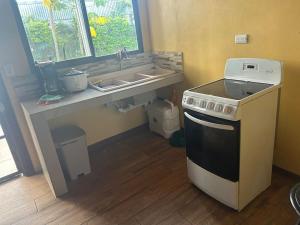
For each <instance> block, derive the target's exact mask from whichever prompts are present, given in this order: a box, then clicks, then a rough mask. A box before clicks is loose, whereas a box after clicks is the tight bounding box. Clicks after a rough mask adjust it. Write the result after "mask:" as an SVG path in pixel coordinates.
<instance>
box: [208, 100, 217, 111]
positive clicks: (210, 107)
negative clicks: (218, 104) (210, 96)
mask: <svg viewBox="0 0 300 225" xmlns="http://www.w3.org/2000/svg"><path fill="white" fill-rule="evenodd" d="M214 108H215V103H214V102H209V103H208V104H207V109H208V110H214Z"/></svg>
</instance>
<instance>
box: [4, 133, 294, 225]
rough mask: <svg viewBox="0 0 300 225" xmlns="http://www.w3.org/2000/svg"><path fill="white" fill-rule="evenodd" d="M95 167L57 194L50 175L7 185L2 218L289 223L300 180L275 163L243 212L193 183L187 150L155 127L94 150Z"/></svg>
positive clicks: (117, 223)
mask: <svg viewBox="0 0 300 225" xmlns="http://www.w3.org/2000/svg"><path fill="white" fill-rule="evenodd" d="M91 161H92V168H93V171H94V172H93V173H92V174H91V175H89V176H86V177H82V178H81V179H80V180H79V181H77V182H74V183H72V184H70V193H69V194H68V195H67V196H65V197H63V198H61V199H54V198H53V197H52V195H51V193H50V190H49V188H48V186H47V184H46V182H45V180H44V178H43V176H41V175H40V176H35V177H31V178H19V179H17V180H13V181H11V182H9V183H5V184H3V185H1V186H0V200H1V201H0V224H24V225H34V224H51V225H52V224H60V225H67V224H70V225H76V224H83V225H92V224H99V225H101V224H105V225H151V224H159V225H191V224H193V225H198V224H199V225H200V224H203V225H204V224H205V225H225V224H226V225H236V224H245V225H261V224H264V225H270V224H278V225H289V224H292V225H294V224H295V221H296V220H297V216H296V215H295V213H294V211H293V209H292V208H291V206H290V203H289V198H288V193H289V190H290V188H291V186H292V185H293V184H295V183H296V182H297V181H298V180H297V178H296V177H294V176H291V175H288V174H286V173H284V172H283V171H280V170H278V169H275V171H274V173H273V183H272V186H271V187H270V188H269V189H268V190H267V191H265V192H264V193H263V194H262V195H260V196H259V197H258V198H257V199H256V200H255V201H253V202H252V203H251V204H250V205H249V206H248V207H247V208H246V209H245V210H243V211H242V212H241V213H237V212H235V211H233V210H231V209H229V208H227V207H225V206H223V205H222V204H220V203H218V202H217V201H215V200H214V199H212V198H210V197H208V196H207V195H205V194H204V193H203V192H201V191H199V190H198V189H196V188H195V187H194V186H193V185H191V184H190V183H189V181H188V178H187V176H186V164H185V152H184V150H183V149H176V148H172V147H170V146H169V144H168V142H167V141H165V140H164V139H162V138H160V137H158V136H155V135H153V134H151V133H149V132H147V131H145V132H139V133H138V134H134V135H131V136H130V137H127V138H126V139H124V140H121V141H118V142H116V143H114V144H111V145H109V146H106V147H104V148H103V149H102V150H100V151H97V152H92V153H91Z"/></svg>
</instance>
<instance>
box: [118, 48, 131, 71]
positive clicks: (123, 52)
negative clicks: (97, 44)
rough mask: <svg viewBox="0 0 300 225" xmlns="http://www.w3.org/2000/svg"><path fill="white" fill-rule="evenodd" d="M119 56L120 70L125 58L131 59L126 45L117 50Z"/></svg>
mask: <svg viewBox="0 0 300 225" xmlns="http://www.w3.org/2000/svg"><path fill="white" fill-rule="evenodd" d="M117 58H118V60H119V62H120V71H121V70H122V69H123V66H122V62H123V60H124V59H129V56H128V52H127V49H126V48H125V47H124V48H122V49H120V50H119V51H118V52H117Z"/></svg>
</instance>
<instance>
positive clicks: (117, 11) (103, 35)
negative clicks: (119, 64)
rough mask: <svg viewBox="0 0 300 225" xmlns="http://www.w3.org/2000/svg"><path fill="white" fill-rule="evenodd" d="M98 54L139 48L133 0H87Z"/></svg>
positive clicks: (86, 3)
mask: <svg viewBox="0 0 300 225" xmlns="http://www.w3.org/2000/svg"><path fill="white" fill-rule="evenodd" d="M85 5H86V9H87V13H88V19H89V25H90V32H91V36H92V40H93V44H94V48H95V53H96V56H106V55H112V54H115V53H116V52H118V50H120V49H122V48H124V47H126V48H127V50H128V51H134V50H138V41H137V33H136V25H135V18H134V12H133V6H132V1H131V0H85Z"/></svg>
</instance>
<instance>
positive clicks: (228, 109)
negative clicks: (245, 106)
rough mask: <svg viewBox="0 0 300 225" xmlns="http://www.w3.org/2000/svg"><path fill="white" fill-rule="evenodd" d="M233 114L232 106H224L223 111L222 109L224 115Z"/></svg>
mask: <svg viewBox="0 0 300 225" xmlns="http://www.w3.org/2000/svg"><path fill="white" fill-rule="evenodd" d="M233 112H234V108H233V107H232V106H228V105H227V106H225V109H224V113H225V114H228V115H229V114H232V113H233Z"/></svg>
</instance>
